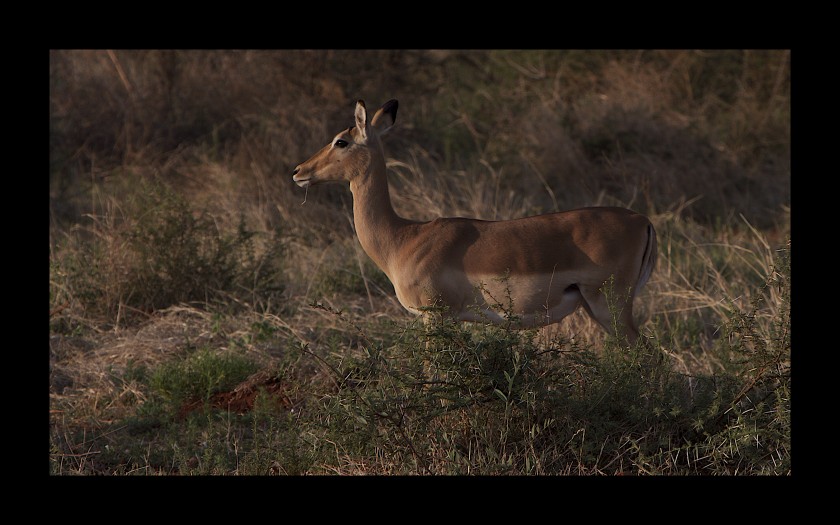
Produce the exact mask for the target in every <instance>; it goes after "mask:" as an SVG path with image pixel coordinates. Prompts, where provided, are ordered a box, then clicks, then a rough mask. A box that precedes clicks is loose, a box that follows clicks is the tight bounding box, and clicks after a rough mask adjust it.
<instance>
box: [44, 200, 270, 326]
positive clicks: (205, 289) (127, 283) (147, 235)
mask: <svg viewBox="0 0 840 525" xmlns="http://www.w3.org/2000/svg"><path fill="white" fill-rule="evenodd" d="M83 233H85V234H86V235H77V236H76V237H75V238H70V240H69V241H68V243H67V244H68V246H65V247H64V248H63V249H62V248H59V249H57V250H56V252H57V253H60V255H58V256H56V258H55V260H54V261H53V265H52V267H51V270H52V272H51V273H52V276H53V280H51V282H55V283H56V286H55V288H56V289H59V288H60V290H61V293H62V295H63V296H64V295H66V296H67V297H68V298H69V299H70V300H72V301H77V302H78V303H79V304H80V305H81V306H82V307H83V308H84V310H85V311H86V312H88V313H89V314H93V315H97V316H102V317H104V318H105V319H107V320H108V321H110V322H112V323H118V322H121V321H123V322H124V321H125V320H126V319H131V318H136V316H135V315H133V314H134V313H136V312H145V313H148V312H152V311H153V310H157V309H162V308H166V307H168V306H171V305H175V304H178V303H198V304H205V303H207V302H211V301H214V300H222V299H227V297H228V296H233V297H243V298H245V299H247V300H252V301H253V300H255V298H256V299H257V300H259V298H267V297H272V296H276V295H278V294H280V293H281V292H282V291H283V288H284V281H285V278H284V274H283V271H284V262H285V259H284V257H283V252H284V249H285V248H284V244H283V241H282V239H281V237H280V235H279V233H275V234H274V236H273V237H272V238H270V239H263V240H262V243H260V244H258V243H257V242H255V241H256V240H257V239H256V238H255V235H256V234H255V233H254V232H252V231H250V230H248V229H247V228H246V225H245V223H244V220H240V222H239V224H238V226H237V227H236V229H235V231H231V232H227V231H221V230H220V229H219V227H218V226H217V222H216V220H215V219H214V217H213V216H211V215H210V214H209V213H207V212H205V211H196V210H193V209H192V207H191V206H190V204H189V203H188V202H187V200H186V199H185V198H184V197H182V196H180V195H178V194H176V193H174V192H173V191H171V190H169V189H168V188H167V187H166V186H164V185H162V184H150V185H141V187H140V189H139V191H138V192H137V193H136V194H135V195H134V198H133V200H132V201H131V202H129V203H128V204H127V205H126V207H125V208H118V207H116V206H114V207H111V208H110V209H108V210H106V211H105V213H104V215H103V216H102V217H100V218H97V219H95V220H94V222H93V224H92V225H91V226H90V227H89V229H88V231H86V232H83ZM59 285H60V286H59ZM58 293H59V292H56V294H58ZM52 300H53V301H58V298H53V299H52Z"/></svg>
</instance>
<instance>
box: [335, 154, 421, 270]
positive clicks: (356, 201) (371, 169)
mask: <svg viewBox="0 0 840 525" xmlns="http://www.w3.org/2000/svg"><path fill="white" fill-rule="evenodd" d="M371 160H372V162H371V163H370V164H369V165H368V166H367V170H366V172H365V173H362V174H359V176H357V177H354V178H353V180H351V181H350V191H351V192H352V193H353V221H354V223H355V226H356V235H358V237H359V243H361V245H362V248H363V249H364V250H365V252H366V253H367V254H368V256H369V257H370V258H371V259H373V261H374V262H375V263H376V264H377V266H379V268H381V269H382V271H384V272H385V273H386V274H387V275H388V277H389V278H392V272H391V271H390V263H391V261H392V260H393V259H392V257H393V255H394V254H395V253H396V250H397V243H398V238H399V231H400V229H401V228H402V227H403V226H404V225H406V224H408V223H410V222H411V221H407V220H405V219H403V218H401V217H400V216H399V215H397V213H396V212H395V211H394V208H393V206H392V205H391V195H390V193H389V191H388V178H387V175H386V173H385V161H384V159H383V158H382V157H381V156H379V155H374V156H373V158H372V159H371Z"/></svg>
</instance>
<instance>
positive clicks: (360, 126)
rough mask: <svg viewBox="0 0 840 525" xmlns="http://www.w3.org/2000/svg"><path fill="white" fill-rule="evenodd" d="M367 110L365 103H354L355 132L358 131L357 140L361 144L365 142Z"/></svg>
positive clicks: (361, 101) (360, 101)
mask: <svg viewBox="0 0 840 525" xmlns="http://www.w3.org/2000/svg"><path fill="white" fill-rule="evenodd" d="M367 124H368V122H367V109H366V108H365V101H364V100H359V101H357V102H356V130H357V131H358V133H359V135H358V139H359V140H360V141H362V142H364V141H366V140H367V135H368V128H367Z"/></svg>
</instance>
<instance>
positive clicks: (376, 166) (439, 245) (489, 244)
mask: <svg viewBox="0 0 840 525" xmlns="http://www.w3.org/2000/svg"><path fill="white" fill-rule="evenodd" d="M396 117H397V101H396V100H390V101H388V102H386V103H385V104H384V105H383V106H382V107H381V108H380V109H379V110H378V111H377V112H376V114H375V115H373V118H368V112H367V109H366V108H365V104H364V102H363V101H361V100H360V101H358V102H357V103H356V113H355V118H356V125H355V126H353V127H350V128H348V129H345V130H344V131H342V132H341V133H339V134H338V135H336V136H335V137H334V138H333V139H332V141H331V142H330V143H329V144H327V145H326V146H325V147H324V148H323V149H321V151H319V152H318V153H316V154H315V155H314V156H313V157H312V158H311V159H309V160H307V161H306V162H304V163H303V164H301V165H299V166H298V167H297V168H295V171H294V174H293V178H294V181H295V182H296V183H297V184H298V186H300V187H302V188H308V187H309V186H312V185H314V184H318V183H321V182H328V181H347V182H349V183H350V191H351V192H352V193H353V219H354V222H355V226H356V233H357V234H358V236H359V242H360V243H361V245H362V248H364V250H365V252H366V253H367V254H368V256H370V258H371V259H373V261H374V262H375V263H376V264H377V266H379V268H381V269H382V271H384V272H385V274H386V275H387V276H388V278H389V279H390V280H391V282H392V283H393V285H394V289H395V290H396V293H397V299H399V301H400V303H401V304H402V305H403V306H404V307H405V308H406V309H408V310H409V311H411V312H414V313H417V314H419V313H422V311H421V309H422V308H423V307H428V306H433V305H441V306H443V307H445V308H444V311H446V312H448V314H449V315H452V316H454V317H455V318H457V319H460V320H462V321H482V322H496V323H499V322H503V321H505V320H506V319H505V318H504V317H503V316H502V315H500V314H499V313H498V312H497V311H496V310H495V309H494V306H495V307H498V306H499V305H500V304H501V305H502V306H506V307H512V312H511V313H514V314H515V316H514V317H513V318H514V320H515V321H516V323H517V326H518V327H520V328H521V327H526V326H539V325H542V324H551V323H556V322H559V321H560V320H561V319H563V318H564V317H566V316H567V315H569V314H570V313H572V312H574V311H575V309H577V307H578V306H579V305H583V307H584V308H585V309H586V311H587V312H588V313H589V315H590V316H591V317H592V318H593V319H595V320H596V321H597V322H598V323H599V324H600V325H601V326H602V327H603V328H604V329H605V330H607V331H608V332H609V333H613V334H614V335H616V334H615V328H617V329H618V331H619V334H617V335H621V336H623V337H626V338H627V340H628V342H629V343H634V342H635V341H636V339H637V338H638V336H639V332H638V330H637V329H636V324H635V323H634V321H633V297H634V296H635V295H636V293H638V291H639V290H640V289H641V288H642V286H644V285H645V283H646V282H647V280H648V278H649V277H650V275H651V272H652V271H653V267H654V265H655V264H656V233H655V231H654V229H653V226H652V225H651V223H650V221H649V220H648V219H647V217H645V216H644V215H640V214H638V213H635V212H632V211H630V210H627V209H624V208H583V209H578V210H572V211H566V212H559V213H549V214H545V215H536V216H533V217H526V218H522V219H514V220H507V221H483V220H475V219H465V218H439V219H435V220H433V221H430V222H418V221H412V220H407V219H404V218H402V217H400V216H399V215H397V214H396V212H394V208H393V207H392V206H391V198H390V195H389V193H388V180H387V177H386V172H385V156H384V153H383V151H382V143H381V142H380V139H379V136H380V135H381V134H383V133H384V132H385V131H387V130H388V129H390V128H391V126H393V125H394V122H395V121H396ZM606 283H611V289H612V290H613V291H614V294H613V296H611V297H612V301H614V303H615V307H616V314H617V319H615V321H614V320H613V316H612V315H611V313H610V308H609V306H608V301H607V296H605V295H604V293H603V292H602V289H603V288H604V286H605V284H606Z"/></svg>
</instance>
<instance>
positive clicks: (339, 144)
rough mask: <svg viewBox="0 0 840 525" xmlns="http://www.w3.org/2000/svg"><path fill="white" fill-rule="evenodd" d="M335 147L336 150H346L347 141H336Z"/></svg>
mask: <svg viewBox="0 0 840 525" xmlns="http://www.w3.org/2000/svg"><path fill="white" fill-rule="evenodd" d="M334 146H335V147H336V148H346V147H347V141H346V140H341V139H338V140H336V141H335V144H334Z"/></svg>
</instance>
